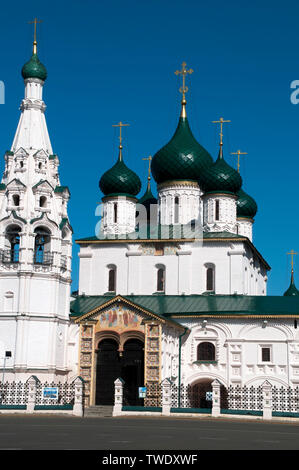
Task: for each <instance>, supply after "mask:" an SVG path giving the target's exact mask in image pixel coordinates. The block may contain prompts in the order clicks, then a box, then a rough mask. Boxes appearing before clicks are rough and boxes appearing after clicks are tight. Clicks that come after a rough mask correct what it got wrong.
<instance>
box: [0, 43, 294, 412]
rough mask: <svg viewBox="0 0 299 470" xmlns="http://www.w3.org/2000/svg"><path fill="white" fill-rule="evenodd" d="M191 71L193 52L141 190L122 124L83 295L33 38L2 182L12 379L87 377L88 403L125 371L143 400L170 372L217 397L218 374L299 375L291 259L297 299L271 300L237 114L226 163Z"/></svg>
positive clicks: (239, 380) (0, 308) (128, 389)
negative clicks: (191, 90) (210, 133)
mask: <svg viewBox="0 0 299 470" xmlns="http://www.w3.org/2000/svg"><path fill="white" fill-rule="evenodd" d="M190 73H192V70H190V69H189V70H188V69H187V68H186V64H185V63H183V64H182V68H181V70H178V71H177V72H176V74H177V75H179V76H180V77H181V79H182V87H181V88H180V92H181V94H182V101H181V112H180V116H179V117H178V124H177V128H176V129H175V130H174V134H173V137H172V138H171V139H170V140H169V141H168V142H167V140H168V139H169V137H167V136H165V142H166V143H165V145H164V146H163V147H162V148H161V149H153V157H151V156H150V157H148V159H147V160H148V161H149V175H148V182H147V189H146V191H145V193H144V194H143V195H142V193H141V194H140V192H141V187H142V184H141V181H140V178H139V176H138V175H137V174H136V173H135V171H134V169H133V168H132V165H130V162H128V161H125V160H124V156H123V144H124V145H125V142H123V137H122V128H123V127H124V126H125V125H126V124H124V123H122V122H120V123H119V124H117V126H118V127H119V149H118V155H115V162H114V164H113V165H112V166H111V167H110V168H109V166H110V165H109V164H108V165H107V170H106V171H105V173H104V174H103V175H101V176H100V175H99V176H100V179H99V189H100V191H101V193H102V194H103V197H102V203H101V204H100V206H99V207H98V209H99V211H98V216H99V217H98V221H99V223H98V225H97V230H96V234H94V233H92V232H93V227H92V226H91V227H90V233H89V234H90V236H88V235H89V234H88V233H86V237H85V238H82V239H79V240H78V239H77V240H76V243H77V244H78V245H79V246H80V252H79V258H80V273H79V290H78V292H76V293H73V294H71V282H72V279H71V264H72V239H73V229H72V226H71V221H70V220H69V217H68V204H69V199H70V190H69V188H68V186H64V182H60V177H59V156H58V155H57V154H56V153H54V151H53V149H52V146H51V141H50V137H49V134H48V130H47V124H46V119H45V108H46V105H45V102H44V101H43V89H44V85H45V82H46V79H47V70H46V68H45V66H44V65H43V64H42V63H41V62H40V60H39V58H38V54H37V42H36V37H35V38H34V43H33V53H32V57H31V58H30V60H29V61H28V62H27V63H26V64H25V65H24V66H23V68H22V77H23V80H24V86H25V94H24V98H23V100H22V102H21V107H20V110H21V114H20V119H19V123H18V126H17V130H16V133H15V137H14V140H13V142H12V146H11V149H10V150H8V151H6V152H5V155H4V160H5V168H4V173H3V176H2V180H1V184H0V259H1V262H0V279H1V283H0V325H1V327H0V358H1V359H0V360H1V364H2V367H3V364H4V363H5V378H6V380H10V381H13V380H23V381H24V380H26V379H27V378H28V377H30V376H32V375H34V376H36V377H38V378H39V379H40V380H54V381H55V380H56V381H65V382H67V381H71V380H73V379H74V378H75V377H77V376H80V377H82V378H83V380H84V388H85V390H84V400H85V406H86V407H88V406H92V405H111V404H113V400H114V381H115V380H116V379H117V378H119V377H120V378H122V379H123V381H124V384H125V385H124V393H125V394H124V402H125V404H128V405H138V404H140V403H141V399H140V397H139V394H138V390H139V387H143V386H147V387H150V386H151V385H157V386H158V385H159V384H160V383H161V382H162V381H163V380H164V379H166V378H167V379H169V380H170V381H171V382H172V383H174V384H176V385H177V386H180V385H182V384H184V385H189V386H191V387H193V386H196V387H197V388H198V389H199V390H201V391H202V394H203V397H204V394H205V392H206V391H208V390H211V383H212V382H213V381H214V380H215V379H218V380H219V381H220V383H221V384H222V386H223V387H229V386H230V385H248V386H249V385H259V384H261V383H262V382H264V381H265V380H268V381H270V382H271V383H272V384H273V385H278V386H281V385H282V386H292V387H295V386H297V385H298V384H299V334H298V329H297V321H298V318H299V291H298V290H297V288H296V286H295V284H294V275H293V274H294V273H293V264H292V272H291V281H290V286H289V288H288V289H287V290H286V292H285V293H284V295H281V296H267V280H268V272H269V270H270V266H269V264H268V262H267V261H266V260H265V259H264V258H263V256H262V254H261V253H260V252H259V251H258V249H257V248H256V246H255V245H254V241H253V240H254V237H253V232H254V217H255V215H256V213H257V204H256V202H255V200H254V199H253V197H252V196H250V195H248V194H247V193H246V181H243V180H242V177H241V174H240V172H239V165H238V168H237V169H234V168H233V167H231V166H230V165H229V164H228V163H227V161H226V156H225V148H224V145H223V126H224V125H225V123H226V122H229V121H227V120H225V119H223V118H222V117H221V118H219V119H218V120H217V121H215V124H216V125H217V126H219V130H220V132H219V148H218V149H212V152H211V153H212V154H214V153H217V154H218V156H217V158H216V159H215V158H213V157H212V156H211V154H210V153H209V152H208V151H207V150H206V149H205V148H204V147H203V146H202V145H201V144H200V143H199V142H198V141H197V139H196V137H195V136H194V135H193V133H192V130H191V126H190V123H189V121H188V117H187V101H186V96H187V95H186V94H187V91H188V87H187V86H186V78H187V76H188V74H189V75H190ZM53 80H55V78H53ZM50 86H54V87H55V82H54V83H53V82H52V83H51V84H50ZM240 154H241V152H240V151H238V157H239V156H240ZM130 166H131V168H130ZM151 175H152V177H153V179H154V181H155V183H156V185H157V186H156V189H157V198H156V197H155V196H154V195H153V192H152V182H151ZM69 183H70V186H71V181H70V182H69ZM86 184H88V183H87V182H86ZM260 210H261V211H262V207H261V208H260ZM291 254H292V259H293V255H294V254H295V253H294V252H293V251H292V252H291ZM7 352H9V353H10V354H7ZM4 361H5V362H4Z"/></svg>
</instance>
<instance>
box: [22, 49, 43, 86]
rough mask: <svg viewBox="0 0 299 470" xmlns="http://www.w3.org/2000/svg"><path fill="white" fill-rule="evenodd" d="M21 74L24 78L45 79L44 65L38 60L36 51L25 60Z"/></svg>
mask: <svg viewBox="0 0 299 470" xmlns="http://www.w3.org/2000/svg"><path fill="white" fill-rule="evenodd" d="M22 76H23V78H24V80H26V78H39V79H40V80H43V81H45V80H46V78H47V70H46V67H45V66H44V65H43V64H42V63H41V62H40V60H39V58H38V57H37V54H36V53H33V54H32V57H31V59H30V60H29V62H26V64H25V65H24V66H23V68H22Z"/></svg>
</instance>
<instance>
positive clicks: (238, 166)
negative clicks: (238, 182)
mask: <svg viewBox="0 0 299 470" xmlns="http://www.w3.org/2000/svg"><path fill="white" fill-rule="evenodd" d="M231 155H238V163H237V169H238V173H240V155H248V153H247V152H241V150H237V152H231Z"/></svg>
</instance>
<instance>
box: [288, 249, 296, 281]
mask: <svg viewBox="0 0 299 470" xmlns="http://www.w3.org/2000/svg"><path fill="white" fill-rule="evenodd" d="M287 255H290V256H291V266H292V269H291V284H294V256H296V255H298V253H297V252H296V251H294V250H291V251H290V252H289V253H287Z"/></svg>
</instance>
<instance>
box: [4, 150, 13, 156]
mask: <svg viewBox="0 0 299 470" xmlns="http://www.w3.org/2000/svg"><path fill="white" fill-rule="evenodd" d="M5 155H14V152H12V150H6V152H5Z"/></svg>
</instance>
